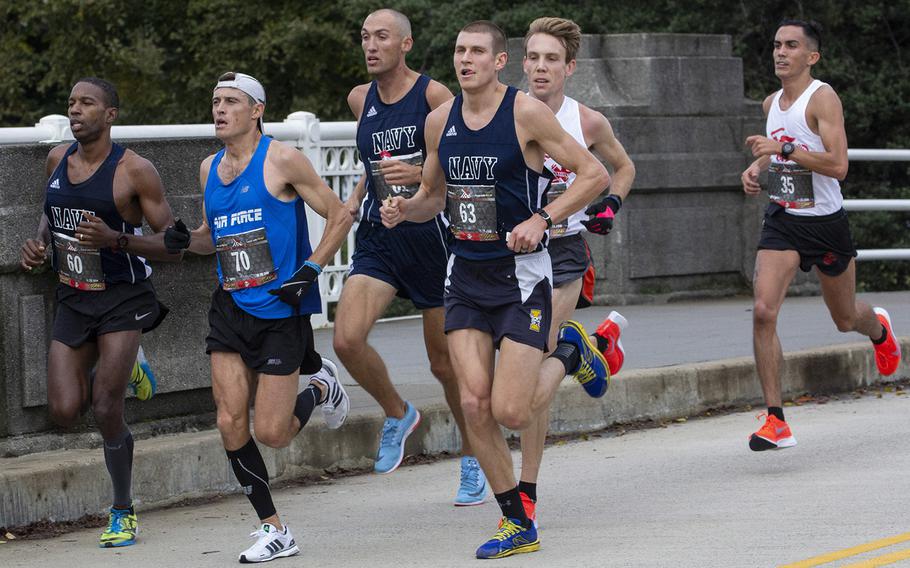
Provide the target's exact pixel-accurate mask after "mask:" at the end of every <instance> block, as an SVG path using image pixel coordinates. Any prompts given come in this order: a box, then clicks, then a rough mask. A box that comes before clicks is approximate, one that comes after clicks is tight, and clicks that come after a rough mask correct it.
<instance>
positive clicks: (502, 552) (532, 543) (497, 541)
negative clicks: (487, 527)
mask: <svg viewBox="0 0 910 568" xmlns="http://www.w3.org/2000/svg"><path fill="white" fill-rule="evenodd" d="M539 549H540V539H539V538H537V529H535V528H534V525H533V524H532V525H531V526H530V527H529V528H524V527H522V526H521V525H520V524H518V523H516V522H515V520H514V519H509V518H507V517H503V518H502V521H501V522H500V523H499V530H498V531H496V534H494V535H493V538H491V539H490V540H488V541H486V542H485V543H483V544H482V545H480V548H478V549H477V558H505V557H506V556H512V555H513V554H521V553H524V552H534V551H535V550H539Z"/></svg>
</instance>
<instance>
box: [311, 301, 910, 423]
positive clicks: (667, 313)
mask: <svg viewBox="0 0 910 568" xmlns="http://www.w3.org/2000/svg"><path fill="white" fill-rule="evenodd" d="M859 298H860V299H862V300H864V301H866V302H868V303H870V304H872V305H875V306H883V307H884V308H886V309H887V310H888V312H889V313H890V314H891V320H892V322H893V323H894V326H895V330H894V331H895V333H896V334H897V335H899V336H904V335H910V292H880V293H870V294H859ZM612 309H616V310H617V311H618V312H620V313H621V314H623V315H624V316H626V318H627V319H628V320H629V327H628V329H627V330H626V331H625V332H624V333H623V338H622V342H623V346H624V347H625V350H626V362H625V366H624V367H623V368H624V370H626V371H628V370H632V369H649V368H656V367H666V366H671V365H681V364H685V363H699V362H703V361H718V360H721V359H730V358H734V357H748V356H751V355H752V298H751V297H745V296H743V297H737V298H729V299H711V300H698V301H689V302H674V303H669V304H639V305H629V306H618V307H616V308H611V307H604V306H592V307H590V308H587V309H584V310H578V311H577V312H576V313H575V319H577V320H578V321H579V322H581V323H582V324H583V325H584V326H585V328H586V329H587V330H589V331H593V330H594V329H595V328H596V327H597V325H598V324H599V323H600V322H601V321H603V319H604V318H605V317H606V316H607V314H609V313H610V310H612ZM421 326H422V323H421V320H420V319H419V318H411V319H402V320H397V321H391V322H385V323H382V324H380V325H379V326H377V327H376V328H375V329H374V330H373V333H372V335H371V336H370V343H371V344H372V345H373V346H374V347H375V348H376V349H377V350H378V351H379V353H380V354H382V356H383V357H384V359H385V361H386V364H387V365H388V367H389V370H390V374H391V377H392V381H393V382H394V383H395V384H396V385H397V386H398V388H399V390H400V392H401V393H402V396H404V397H405V398H407V399H409V400H411V401H412V402H415V403H417V404H418V405H419V404H422V403H425V402H431V401H439V400H441V397H442V391H441V389H440V388H439V386H438V384H437V383H436V380H435V379H434V378H433V376H432V375H431V374H430V373H429V372H428V367H429V363H428V361H427V357H426V351H425V350H424V347H423V335H422V327H421ZM778 330H779V335H780V338H781V344H782V345H783V348H784V351H800V350H804V349H811V348H815V347H822V346H829V345H844V344H848V343H855V342H857V341H860V340H862V336H860V335H859V334H856V333H840V332H838V331H837V328H835V327H834V324H833V323H832V322H831V318H830V317H829V315H828V310H827V308H826V307H825V303H824V300H823V299H822V298H821V297H820V296H814V297H796V298H787V300H786V301H785V302H784V307H783V309H782V310H781V314H780V325H779V326H778ZM316 346H317V349H318V350H319V352H320V353H322V354H323V355H325V356H327V357H335V360H337V357H336V356H335V353H334V351H333V350H332V330H331V329H323V330H319V331H317V332H316ZM339 367H340V366H339ZM342 382H344V384H345V385H352V386H353V388H352V389H349V393H350V394H351V399H352V407H353V408H355V409H366V408H373V409H378V407H377V406H376V404H375V403H374V402H373V401H372V399H370V398H369V396H368V395H367V394H366V393H364V392H363V391H362V390H361V389H360V388H359V387H357V386H356V382H355V381H354V379H352V378H351V376H350V375H349V374H348V373H347V371H346V370H342Z"/></svg>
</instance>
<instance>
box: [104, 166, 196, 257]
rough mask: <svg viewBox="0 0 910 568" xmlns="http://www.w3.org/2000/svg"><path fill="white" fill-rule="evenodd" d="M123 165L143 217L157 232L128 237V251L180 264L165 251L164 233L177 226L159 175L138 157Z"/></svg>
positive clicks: (153, 167)
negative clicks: (174, 225) (170, 227)
mask: <svg viewBox="0 0 910 568" xmlns="http://www.w3.org/2000/svg"><path fill="white" fill-rule="evenodd" d="M124 165H125V166H126V171H127V173H128V174H129V178H130V183H131V185H132V186H133V188H134V189H135V191H136V197H137V198H138V200H139V208H140V210H141V211H142V217H143V218H144V219H145V221H146V222H147V223H148V225H149V227H151V228H152V230H153V231H154V232H155V234H152V235H128V236H127V246H126V248H125V251H126V252H130V253H134V254H138V255H141V256H144V257H146V258H149V259H152V260H164V261H171V262H175V261H178V260H180V259H181V258H182V255H181V254H179V253H177V254H172V253H168V252H167V249H166V248H165V247H164V230H165V229H167V228H168V227H169V226H171V225H173V224H174V215H173V213H172V212H171V207H170V205H168V202H167V200H165V198H164V186H163V185H162V183H161V177H160V176H159V175H158V171H157V170H156V169H155V166H154V165H153V164H152V163H151V162H150V161H148V160H146V159H145V158H142V157H140V156H138V155H135V154H134V155H132V156H131V157H130V158H129V159H128V160H126V161H125V163H124ZM118 236H119V235H118Z"/></svg>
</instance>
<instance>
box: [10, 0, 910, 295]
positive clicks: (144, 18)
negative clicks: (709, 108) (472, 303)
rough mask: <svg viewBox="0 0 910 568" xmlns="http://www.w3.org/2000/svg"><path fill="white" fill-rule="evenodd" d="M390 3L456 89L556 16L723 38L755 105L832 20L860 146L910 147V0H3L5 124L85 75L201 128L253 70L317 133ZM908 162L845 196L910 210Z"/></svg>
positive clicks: (130, 106) (156, 120)
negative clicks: (464, 61) (495, 45)
mask: <svg viewBox="0 0 910 568" xmlns="http://www.w3.org/2000/svg"><path fill="white" fill-rule="evenodd" d="M383 6H389V7H393V8H397V9H399V10H401V11H402V12H404V13H405V14H407V15H408V16H409V17H410V18H411V21H412V24H413V28H414V37H415V49H414V51H413V52H412V54H411V55H410V56H409V62H410V64H411V66H412V67H413V68H415V69H418V70H420V71H423V72H425V73H428V74H429V75H431V76H433V77H434V78H437V79H439V80H441V81H443V82H445V83H447V84H448V85H449V86H450V88H452V89H453V91H454V90H456V89H455V88H456V86H457V83H456V81H455V76H454V72H453V70H452V64H451V52H452V42H453V40H454V37H455V35H456V33H457V31H458V29H459V28H461V27H462V26H463V25H464V24H465V23H467V22H469V21H471V20H475V19H491V20H493V21H495V22H496V23H497V24H499V25H500V26H502V27H503V28H504V29H505V31H506V32H507V33H508V35H509V36H522V35H524V31H525V30H526V29H527V25H528V23H529V22H530V21H531V20H532V19H534V18H536V17H538V16H543V15H559V16H563V17H568V18H572V19H574V20H576V21H577V22H580V23H582V28H583V30H584V31H585V32H586V33H628V32H680V33H722V34H729V35H731V36H732V37H733V45H734V51H735V54H736V55H737V56H739V57H741V58H742V59H743V68H744V73H745V86H746V94H747V96H749V97H750V98H753V99H761V98H763V97H764V96H765V95H766V94H768V93H769V92H771V91H773V90H774V89H776V88H777V83H776V81H775V78H774V75H773V71H772V67H771V41H770V40H771V38H772V36H773V33H774V30H775V28H776V24H777V22H778V21H780V19H781V18H783V17H801V18H813V19H816V20H818V21H820V22H822V23H823V25H824V28H825V32H824V34H823V46H822V52H823V58H822V61H821V62H820V64H819V65H818V66H817V67H816V70H815V75H816V76H817V77H819V78H821V79H823V80H824V81H826V82H828V83H831V85H832V86H834V88H835V89H836V90H837V91H838V93H839V94H840V96H841V99H842V100H843V103H844V110H845V115H846V117H847V136H848V139H849V141H850V146H851V147H853V148H889V147H890V148H910V129H908V126H907V125H908V123H910V74H908V65H910V61H908V58H910V0H892V1H890V2H886V1H883V0H872V1H867V2H842V1H841V2H839V1H834V0H811V1H810V0H805V1H799V0H797V1H793V0H788V1H782V0H740V1H738V2H736V1H729V0H691V1H681V0H643V1H640V2H634V3H631V2H624V3H605V2H603V1H602V0H594V1H589V0H583V1H579V2H565V1H564V0H540V1H536V2H516V1H513V0H497V1H493V0H453V1H449V2H440V1H438V0H391V1H389V2H387V3H380V2H375V1H373V0H335V1H319V2H308V1H303V2H301V1H289V0H273V1H263V0H186V1H182V2H174V1H172V0H33V1H27V2H22V1H20V0H0V25H2V28H0V30H2V31H0V69H2V73H0V126H28V125H32V124H34V123H35V122H37V120H38V119H39V118H40V117H42V116H44V115H48V114H64V113H65V101H66V98H67V95H68V94H69V89H70V87H71V86H72V84H73V83H74V82H75V81H76V80H77V79H78V78H79V77H83V76H88V75H96V76H101V77H105V78H107V79H109V80H111V81H113V82H114V83H115V84H116V85H117V87H118V90H119V91H120V94H121V99H122V101H123V107H122V109H121V115H120V116H121V119H120V123H121V124H163V123H197V122H208V121H209V120H210V114H209V109H208V104H206V101H208V99H209V96H210V93H211V88H212V85H213V83H214V81H215V78H216V77H217V76H218V75H219V74H221V73H223V72H224V71H228V70H235V71H244V72H249V73H251V74H253V75H255V76H256V77H257V78H259V79H260V80H261V81H262V82H263V84H265V85H266V86H267V90H268V96H269V104H268V108H267V111H266V120H281V119H283V117H285V116H286V115H287V114H288V113H290V112H292V111H294V110H310V111H314V112H316V114H317V115H318V116H319V117H320V118H321V119H322V120H350V116H349V112H348V109H347V105H346V103H345V97H346V95H347V93H348V91H349V90H350V88H351V87H352V86H353V85H355V84H357V83H359V82H364V81H366V80H368V77H367V76H366V74H365V72H364V66H363V64H362V55H361V52H360V49H359V33H358V32H359V29H360V24H361V22H362V20H363V18H364V17H365V15H366V14H368V13H369V12H370V11H371V10H374V9H376V8H379V7H383ZM908 178H910V168H908V166H907V164H906V163H904V164H879V165H870V164H863V163H854V164H852V165H851V171H850V177H849V178H848V181H847V183H845V184H844V191H845V194H846V195H847V196H848V197H858V196H864V197H873V196H875V197H904V198H910V179H908ZM853 223H854V232H855V235H854V237H855V240H856V241H857V244H858V246H860V247H861V248H880V247H881V248H888V247H895V246H901V247H910V236H908V230H907V229H908V228H910V217H908V216H907V215H906V214H898V213H861V214H855V215H854V217H853ZM859 266H860V268H859V273H860V287H861V288H865V289H905V288H908V287H910V263H906V262H891V263H861V264H860V265H859Z"/></svg>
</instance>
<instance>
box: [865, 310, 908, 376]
mask: <svg viewBox="0 0 910 568" xmlns="http://www.w3.org/2000/svg"><path fill="white" fill-rule="evenodd" d="M872 311H873V312H875V315H876V316H877V317H878V321H880V322H882V325H883V326H884V328H885V333H887V334H888V337H886V338H885V340H884V341H882V342H881V343H878V344H875V343H873V346H874V347H875V365H876V366H877V367H878V372H879V373H881V374H883V375H885V376H886V377H887V376H888V375H892V374H894V372H895V371H897V367H898V366H899V365H900V364H901V346H900V344H899V343H898V342H897V339H896V338H895V337H894V330H893V329H892V328H891V316H889V315H888V312H887V311H885V308H872Z"/></svg>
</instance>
